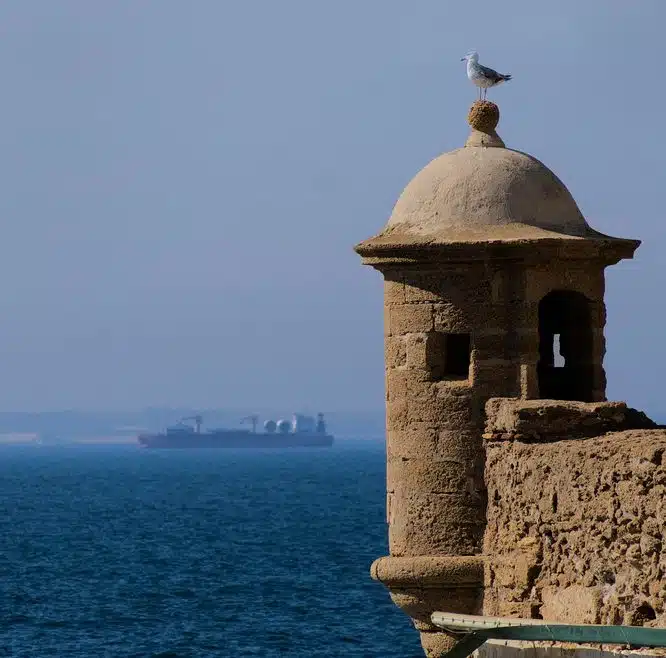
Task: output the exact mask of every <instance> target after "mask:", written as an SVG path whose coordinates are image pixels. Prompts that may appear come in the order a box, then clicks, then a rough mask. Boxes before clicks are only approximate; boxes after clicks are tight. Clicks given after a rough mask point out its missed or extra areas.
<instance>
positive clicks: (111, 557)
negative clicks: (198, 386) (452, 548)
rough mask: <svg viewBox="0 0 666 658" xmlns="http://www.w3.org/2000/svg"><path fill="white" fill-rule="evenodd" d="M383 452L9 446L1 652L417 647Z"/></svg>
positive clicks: (3, 485)
mask: <svg viewBox="0 0 666 658" xmlns="http://www.w3.org/2000/svg"><path fill="white" fill-rule="evenodd" d="M384 460H385V457H384V452H383V446H381V445H377V444H372V445H368V444H363V443H360V442H359V443H353V444H347V445H343V446H337V447H335V448H333V449H331V450H323V451H315V452H309V451H288V452H279V453H265V452H261V453H256V452H244V453H243V452H226V451H214V452H205V451H204V452H196V451H192V452H189V451H188V452H181V451H173V452H172V451H163V452H162V451H142V450H139V449H136V448H134V447H115V448H111V447H90V448H38V447H32V448H26V447H24V448H19V447H5V448H2V449H0V501H1V502H0V504H1V505H2V514H0V656H16V657H26V658H27V657H30V658H35V657H43V656H66V657H68V658H80V657H83V656H86V657H88V656H90V657H93V656H94V657H95V658H99V657H103V656H109V657H111V656H113V657H114V658H116V657H122V656H137V657H139V656H141V657H143V656H153V657H155V658H157V657H160V658H181V657H182V658H185V657H188V658H189V657H192V658H194V657H201V656H262V657H263V658H270V657H272V656H294V657H299V658H300V657H302V658H306V657H308V658H313V657H316V656H327V657H330V656H344V657H349V658H352V657H361V656H362V657H366V656H367V657H371V656H377V657H379V656H381V657H382V658H393V657H395V658H410V657H411V656H419V655H420V650H419V643H418V635H417V634H416V632H415V631H414V630H413V629H412V627H411V625H410V623H409V621H408V619H407V618H406V617H405V616H404V615H403V614H402V613H401V612H400V611H399V610H398V609H397V608H396V607H395V606H393V604H392V603H391V601H390V599H389V597H388V594H387V592H386V591H385V589H384V588H383V587H382V586H381V585H379V584H378V583H375V582H373V581H372V580H371V579H370V577H369V575H368V567H369V565H370V564H371V562H372V560H373V559H374V558H376V557H378V556H380V555H385V554H386V552H387V547H386V526H385V523H384V518H385V515H384V504H385V494H384V491H385V475H384V473H385V461H384Z"/></svg>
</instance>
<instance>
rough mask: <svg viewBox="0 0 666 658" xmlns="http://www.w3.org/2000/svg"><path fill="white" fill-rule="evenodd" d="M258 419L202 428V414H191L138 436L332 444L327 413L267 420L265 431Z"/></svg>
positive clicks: (251, 444) (217, 442)
mask: <svg viewBox="0 0 666 658" xmlns="http://www.w3.org/2000/svg"><path fill="white" fill-rule="evenodd" d="M188 421H190V422H188ZM258 421H259V417H258V416H247V417H246V418H243V419H242V420H241V423H247V422H249V423H251V424H252V428H251V429H250V428H247V429H229V428H220V429H210V430H203V429H202V424H203V419H202V417H201V416H188V417H186V418H181V420H180V421H179V422H178V423H177V424H176V425H173V426H172V427H167V429H166V431H164V432H161V433H159V434H139V436H138V437H137V440H138V442H139V444H140V445H141V446H143V447H144V448H329V447H330V446H332V445H333V436H332V435H331V434H329V433H328V432H327V430H326V423H325V422H324V414H317V419H316V420H315V419H314V418H313V417H312V416H305V415H303V414H294V415H293V417H292V420H291V422H289V421H288V420H278V421H277V422H276V421H274V420H267V421H266V422H265V423H264V424H263V431H257V424H258Z"/></svg>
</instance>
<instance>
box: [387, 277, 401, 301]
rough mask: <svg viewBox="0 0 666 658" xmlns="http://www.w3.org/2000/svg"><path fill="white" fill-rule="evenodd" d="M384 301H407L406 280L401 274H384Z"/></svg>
mask: <svg viewBox="0 0 666 658" xmlns="http://www.w3.org/2000/svg"><path fill="white" fill-rule="evenodd" d="M384 303H385V304H404V303H405V282H404V280H403V278H402V276H401V275H400V274H393V275H391V274H389V273H385V274H384Z"/></svg>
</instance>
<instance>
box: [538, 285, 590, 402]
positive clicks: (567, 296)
mask: <svg viewBox="0 0 666 658" xmlns="http://www.w3.org/2000/svg"><path fill="white" fill-rule="evenodd" d="M593 342H594V341H593V332H592V322H591V316H590V301H589V300H588V299H587V297H585V295H582V294H581V293H578V292H574V291H571V290H555V291H553V292H551V293H549V294H547V295H546V296H545V297H544V298H543V299H542V300H541V302H540V303H539V364H538V366H537V372H538V377H539V397H540V398H541V399H551V400H579V401H581V402H591V401H592V400H593V396H594V373H595V363H594V355H593Z"/></svg>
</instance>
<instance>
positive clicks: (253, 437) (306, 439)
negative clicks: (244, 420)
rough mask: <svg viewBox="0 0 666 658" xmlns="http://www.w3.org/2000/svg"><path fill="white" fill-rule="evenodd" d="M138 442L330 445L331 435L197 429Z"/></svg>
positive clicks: (216, 446)
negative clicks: (201, 430)
mask: <svg viewBox="0 0 666 658" xmlns="http://www.w3.org/2000/svg"><path fill="white" fill-rule="evenodd" d="M138 441H139V444H140V445H141V446H143V447H144V448H162V449H164V448H178V449H182V448H190V449H194V448H197V449H199V448H208V449H220V448H243V449H255V450H256V449H276V448H330V447H331V446H332V445H333V436H331V435H330V434H315V433H309V432H302V433H301V432H298V433H294V434H268V433H258V432H257V433H254V432H229V431H224V432H205V433H204V432H201V433H195V432H192V433H183V434H141V435H140V436H139V437H138Z"/></svg>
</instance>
